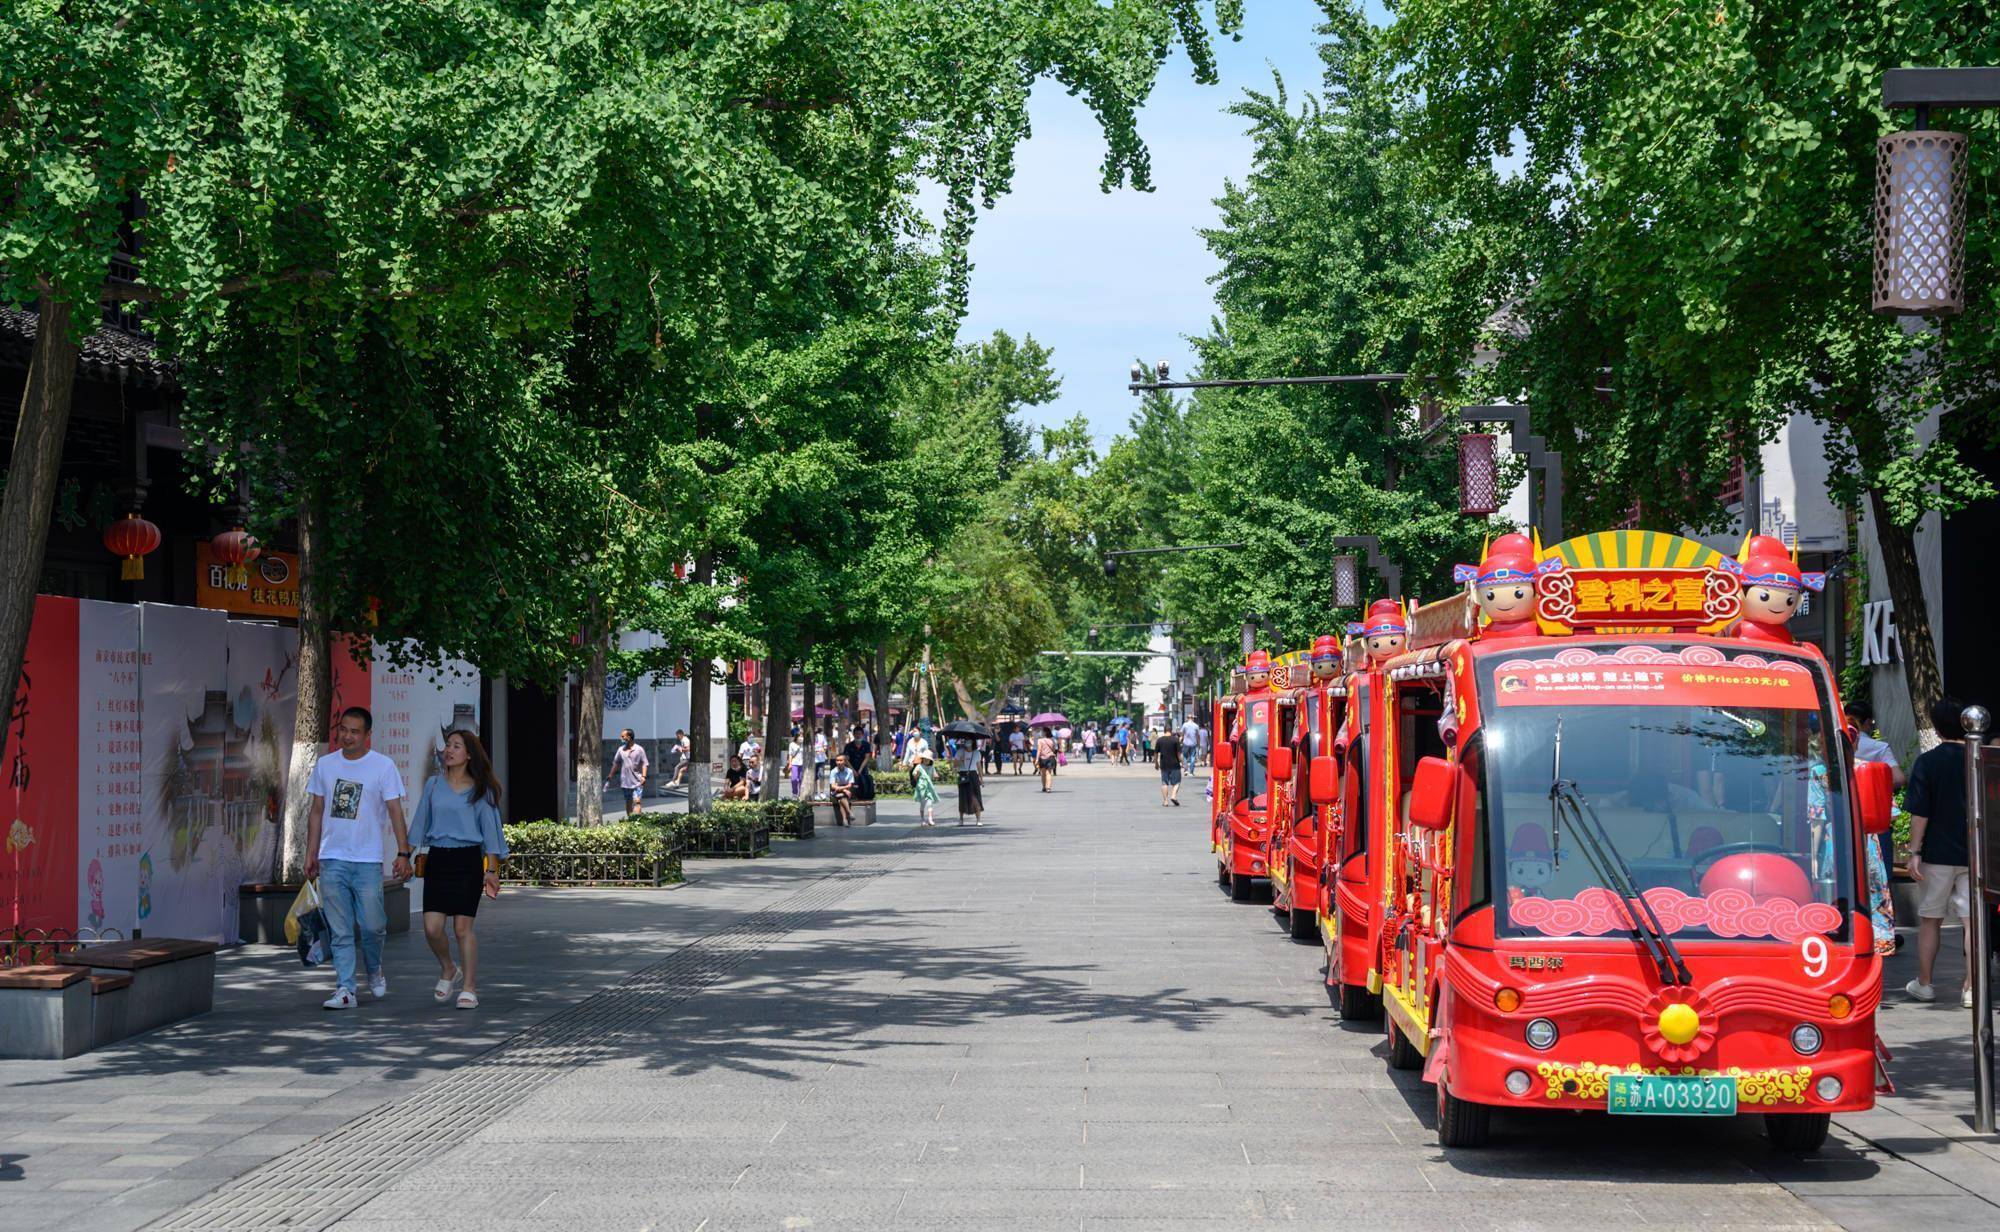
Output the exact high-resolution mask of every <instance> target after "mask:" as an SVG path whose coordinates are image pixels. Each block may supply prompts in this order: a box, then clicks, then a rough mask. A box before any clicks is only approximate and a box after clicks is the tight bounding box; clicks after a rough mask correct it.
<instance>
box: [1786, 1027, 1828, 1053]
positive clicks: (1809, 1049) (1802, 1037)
mask: <svg viewBox="0 0 2000 1232" xmlns="http://www.w3.org/2000/svg"><path fill="white" fill-rule="evenodd" d="M1822 1043H1825V1041H1824V1040H1823V1039H1821V1038H1820V1033H1819V1028H1818V1027H1815V1026H1814V1025H1812V1024H1811V1023H1809V1022H1802V1023H1800V1024H1799V1025H1798V1026H1796V1027H1793V1028H1792V1048H1793V1049H1794V1050H1796V1051H1797V1052H1798V1054H1799V1055H1800V1056H1802V1057H1809V1056H1811V1055H1812V1054H1814V1053H1816V1052H1818V1051H1819V1048H1820V1045H1821V1044H1822Z"/></svg>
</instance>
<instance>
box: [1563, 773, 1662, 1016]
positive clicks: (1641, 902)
mask: <svg viewBox="0 0 2000 1232" xmlns="http://www.w3.org/2000/svg"><path fill="white" fill-rule="evenodd" d="M1565 805H1566V806H1568V811H1569V817H1570V822H1571V828H1572V829H1574V830H1575V831H1576V835H1577V839H1578V842H1577V846H1578V847H1580V848H1582V849H1583V856H1584V859H1586V860H1589V861H1590V867H1591V868H1592V869H1593V870H1594V871H1595V872H1596V873H1597V876H1598V879H1599V880H1601V881H1602V882H1603V883H1604V884H1605V886H1606V887H1607V888H1608V889H1609V890H1610V891H1611V892H1612V893H1613V894H1616V895H1617V896H1618V898H1619V900H1620V901H1621V902H1623V903H1625V904H1626V907H1625V912H1626V915H1627V916H1628V917H1629V918H1630V919H1631V920H1632V927H1633V934H1634V935H1635V936H1636V937H1637V938H1638V940H1639V943H1640V944H1641V945H1642V946H1644V947H1645V950H1646V954H1647V957H1649V958H1651V959H1652V960H1653V965H1654V966H1655V967H1656V968H1658V969H1659V972H1660V978H1661V979H1663V980H1665V981H1666V982H1667V983H1669V984H1687V985H1691V984H1693V983H1694V976H1692V975H1691V974H1689V973H1688V968H1687V963H1686V962H1684V961H1682V959H1681V952H1680V950H1679V949H1678V948H1676V947H1675V945H1674V939H1673V938H1672V937H1670V936H1668V935H1667V930H1666V929H1665V928H1664V927H1662V926H1661V924H1660V917H1659V916H1658V915H1656V914H1654V912H1653V905H1652V904H1651V903H1649V902H1647V901H1646V896H1645V895H1643V894H1641V893H1640V892H1639V885H1638V881H1637V879H1636V878H1634V877H1633V876H1632V866H1631V865H1629V864H1627V863H1626V862H1625V857H1624V855H1623V854H1621V853H1620V852H1619V850H1618V845H1617V844H1616V843H1614V842H1612V841H1611V836H1610V835H1609V834H1606V833H1605V832H1604V822H1603V821H1602V820H1600V819H1599V818H1598V816H1597V810H1596V809H1594V808H1592V807H1591V804H1590V801H1589V800H1587V799H1585V798H1584V795H1583V793H1582V792H1581V791H1579V790H1577V786H1576V784H1575V783H1572V782H1570V781H1568V780H1567V779H1560V778H1559V779H1557V780H1555V781H1554V782H1552V783H1550V784H1549V807H1550V808H1551V809H1552V810H1554V809H1558V808H1560V807H1562V806H1565Z"/></svg>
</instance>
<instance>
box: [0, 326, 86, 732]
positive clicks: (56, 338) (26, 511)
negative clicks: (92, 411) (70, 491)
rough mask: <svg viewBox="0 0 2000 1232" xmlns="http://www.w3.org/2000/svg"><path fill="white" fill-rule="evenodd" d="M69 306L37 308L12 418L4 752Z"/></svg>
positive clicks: (59, 450)
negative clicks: (32, 343)
mask: <svg viewBox="0 0 2000 1232" xmlns="http://www.w3.org/2000/svg"><path fill="white" fill-rule="evenodd" d="M69 322H70V306H69V305H68V304H67V303H62V302H59V301H57V300H55V299H54V298H53V297H49V296H44V297H43V298H42V302H41V305H40V307H39V308H38V309H37V310H36V314H35V347H34V350H33V352H32V353H31V354H30V355H29V358H28V383H27V386H26V388H24V389H23V390H22V391H21V418H20V420H19V422H17V423H16V424H15V425H14V456H13V460H12V461H11V462H10V463H9V464H8V468H7V477H6V485H7V492H6V498H5V500H4V502H0V561H5V562H6V567H5V568H4V569H0V578H4V580H0V689H4V690H5V691H6V698H5V701H6V708H5V709H0V716H6V718H5V721H0V758H4V757H5V755H6V752H7V733H8V731H9V729H10V728H11V727H12V726H13V722H12V719H11V716H12V715H13V713H14V695H15V690H17V689H18V688H19V687H20V684H21V660H22V659H23V658H25V657H26V655H27V653H28V626H29V625H31V624H33V623H34V621H35V591H36V590H37V589H38V584H39V583H40V582H41V580H42V553H43V552H44V551H45V550H46V549H47V547H48V542H49V515H50V512H51V511H52V510H53V508H54V506H55V500H56V480H57V477H58V473H59V472H60V471H61V469H62V455H63V436H64V434H65V433H67V432H68V431H69V411H70V402H71V394H72V393H73V391H74V389H75V386H76V354H77V346H76V342H75V340H74V339H72V338H71V337H70V336H69Z"/></svg>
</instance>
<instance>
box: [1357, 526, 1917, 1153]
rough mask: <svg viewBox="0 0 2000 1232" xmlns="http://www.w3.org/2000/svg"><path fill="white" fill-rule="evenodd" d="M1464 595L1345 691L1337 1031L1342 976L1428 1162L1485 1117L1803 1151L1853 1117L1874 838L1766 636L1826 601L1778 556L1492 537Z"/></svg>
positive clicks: (1878, 985) (1826, 693)
mask: <svg viewBox="0 0 2000 1232" xmlns="http://www.w3.org/2000/svg"><path fill="white" fill-rule="evenodd" d="M1462 580H1465V581H1468V582H1470V583H1472V586H1471V589H1470V591H1469V592H1468V593H1465V594H1461V595H1459V596H1457V597H1455V598H1453V599H1450V600H1447V601H1445V602H1442V603H1438V604H1432V605H1430V606H1428V607H1425V608H1422V609H1420V610H1418V611H1417V612H1416V613H1414V614H1413V616H1412V618H1411V630H1410V633H1411V638H1410V644H1409V646H1408V647H1407V648H1404V649H1401V650H1400V651H1399V652H1398V653H1395V654H1394V655H1393V656H1392V657H1385V658H1383V659H1381V660H1380V661H1379V662H1378V661H1377V660H1376V659H1375V658H1374V656H1372V655H1371V656H1370V662H1369V664H1368V665H1367V667H1366V669H1365V670H1361V671H1354V672H1350V674H1349V676H1348V677H1347V682H1348V690H1349V694H1350V696H1349V698H1348V702H1349V717H1348V721H1347V725H1346V727H1345V729H1344V730H1343V731H1342V732H1341V733H1340V737H1339V738H1338V739H1337V740H1336V742H1335V744H1336V754H1335V755H1336V756H1337V757H1339V758H1340V759H1341V761H1342V765H1343V767H1344V768H1345V769H1347V770H1348V773H1347V774H1345V775H1343V776H1342V780H1343V781H1342V782H1341V792H1340V805H1341V812H1342V815H1343V816H1346V817H1358V818H1360V819H1361V824H1359V825H1356V826H1353V827H1344V826H1343V827H1337V828H1338V829H1340V830H1343V831H1346V830H1351V831H1352V834H1351V835H1344V836H1343V837H1342V838H1341V839H1337V840H1335V847H1334V849H1333V850H1332V852H1330V853H1329V860H1330V861H1331V862H1333V863H1335V864H1336V865H1337V866H1338V867H1339V869H1340V873H1339V875H1338V878H1337V887H1336V893H1335V895H1334V896H1333V910H1332V917H1333V919H1332V921H1331V922H1330V927H1329V928H1328V930H1327V935H1328V948H1329V954H1330V959H1331V961H1330V964H1329V982H1335V981H1336V979H1337V980H1338V982H1339V983H1340V985H1341V989H1342V997H1341V1002H1342V1008H1343V1010H1344V1011H1345V1010H1346V1009H1347V1008H1348V1007H1349V1005H1350V998H1349V996H1348V995H1347V994H1348V991H1349V989H1350V988H1353V987H1354V986H1355V984H1356V983H1357V981H1359V980H1361V979H1363V978H1364V976H1363V963H1364V961H1365V963H1366V973H1365V980H1366V985H1365V987H1379V989H1380V993H1381V997H1382V1004H1383V1008H1384V1009H1385V1010H1386V1019H1387V1022H1386V1031H1387V1033H1388V1037H1389V1042H1390V1048H1391V1064H1394V1065H1397V1066H1399V1067H1407V1068H1416V1067H1418V1066H1422V1068H1423V1071H1424V1077H1425V1078H1426V1079H1427V1080H1428V1081H1431V1082H1433V1083H1435V1084H1436V1088H1437V1101H1438V1136H1439V1139H1440V1141H1441V1142H1442V1143H1443V1144H1444V1145H1447V1146H1474V1145H1478V1144H1479V1143H1481V1142H1482V1141H1484V1140H1485V1138H1486V1137H1487V1134H1488V1127H1489V1121H1490V1114H1491V1112H1492V1110H1493V1109H1494V1108H1496V1107H1505V1108H1515V1109H1535V1108H1544V1109H1564V1110H1577V1109H1597V1110H1608V1111H1610V1112H1613V1113H1631V1114H1651V1113H1671V1114H1680V1115H1688V1114H1700V1115H1733V1114H1738V1113H1752V1112H1754V1113H1761V1114H1763V1116H1764V1120H1765V1125H1766V1127H1767V1131H1768V1132H1769V1134H1770V1136H1771V1137H1772V1139H1773V1140H1774V1141H1776V1142H1777V1143H1778V1144H1780V1145H1782V1146H1786V1147H1790V1148H1794V1149H1812V1148H1815V1147H1817V1146H1819V1145H1820V1143H1821V1142H1822V1141H1823V1140H1824V1139H1825V1137H1826V1133H1827V1127H1828V1123H1829V1119H1830V1116H1831V1114H1833V1113H1836V1112H1848V1111H1855V1110H1859V1109H1865V1108H1868V1107H1870V1106H1871V1105H1872V1103H1873V1101H1874V1093H1875V1089H1876V1083H1877V1075H1878V1072H1879V1071H1878V1060H1877V1040H1876V1035H1875V1020H1874V1015H1875V1010H1876V1006H1877V1003H1878V1002H1879V1001H1880V999H1881V989H1882V970H1881V958H1880V956H1879V954H1878V949H1877V937H1876V933H1875V927H1874V925H1873V924H1872V923H1871V919H1870V906H1871V888H1870V885H1869V882H1868V876H1867V864H1866V860H1865V854H1864V845H1863V842H1864V835H1865V834H1869V833H1876V832H1879V831H1880V830H1881V829H1883V828H1886V826H1887V825H1888V820H1889V781H1888V779H1889V776H1888V774H1887V767H1885V766H1879V765H1874V764H1869V763H1856V762H1855V761H1854V759H1853V756H1852V750H1851V748H1850V746H1849V742H1848V737H1847V734H1846V733H1845V732H1843V730H1842V728H1841V723H1840V715H1841V713H1842V712H1841V708H1840V704H1839V698H1838V696H1837V695H1836V692H1835V687H1834V681H1833V679H1832V675H1831V673H1830V672H1829V670H1828V668H1827V665H1826V662H1825V660H1824V658H1823V657H1822V656H1821V655H1820V654H1819V652H1818V651H1817V649H1815V648H1814V647H1812V646H1806V645H1794V644H1792V639H1791V636H1790V634H1789V633H1788V632H1787V631H1786V629H1785V622H1786V621H1787V620H1788V619H1789V618H1790V616H1791V614H1792V613H1793V612H1794V611H1795V610H1796V609H1797V606H1798V603H1799V601H1800V599H1801V597H1802V594H1803V592H1804V591H1805V590H1806V589H1810V588H1815V587H1816V585H1817V584H1818V583H1819V582H1820V581H1821V579H1819V578H1816V577H1813V576H1811V575H1805V574H1801V573H1800V572H1799V570H1798V568H1797V566H1796V565H1795V564H1793V563H1792V561H1791V559H1790V557H1789V555H1787V554H1786V553H1785V552H1784V550H1783V548H1782V546H1781V545H1778V544H1776V543H1775V541H1771V540H1765V539H1753V540H1751V541H1749V542H1748V543H1747V544H1746V547H1745V551H1744V554H1743V555H1742V556H1741V557H1739V558H1738V559H1737V560H1730V559H1728V558H1727V557H1724V556H1722V555H1721V554H1720V553H1717V552H1716V551H1714V550H1713V549H1710V548H1707V547H1705V546H1703V545H1702V544H1700V543H1697V542H1695V541H1692V540H1688V539H1683V538H1679V537H1677V536H1673V535H1665V534H1654V533H1650V532H1643V531H1623V532H1614V533H1609V534H1596V535H1586V536H1582V537H1580V538H1577V539H1572V540H1569V541H1568V542H1565V543H1562V544H1559V545H1556V546H1555V547H1552V548H1549V549H1547V550H1539V548H1538V545H1533V544H1530V543H1529V542H1528V541H1527V540H1526V539H1525V538H1523V537H1521V536H1508V537H1507V538H1505V539H1503V540H1501V541H1499V542H1496V543H1495V544H1494V545H1493V549H1492V550H1491V551H1490V552H1489V553H1488V556H1487V560H1486V561H1485V562H1484V563H1483V564H1482V565H1481V566H1480V567H1479V568H1477V569H1471V568H1464V569H1463V570H1462ZM1482 618H1483V622H1482ZM1482 623H1483V627H1482ZM1356 769H1359V770H1360V773H1358V774H1357V773H1354V771H1355V770H1356ZM1378 827H1379V828H1378ZM1378 840H1379V841H1378ZM1371 853H1373V858H1375V859H1376V860H1377V861H1378V862H1379V868H1380V873H1381V877H1380V882H1379V885H1377V884H1371V871H1370V869H1369V868H1368V865H1369V861H1370V858H1371ZM1351 868H1353V869H1357V870H1358V871H1357V872H1355V873H1353V874H1350V869H1351ZM1375 912H1379V916H1374V918H1370V919H1367V920H1366V921H1365V923H1364V922H1363V917H1364V916H1365V915H1368V916H1372V915H1373V913H1375ZM1363 946H1365V947H1369V949H1368V950H1367V952H1366V954H1365V957H1364V955H1363V954H1360V953H1357V949H1358V948H1359V947H1363ZM1355 1008H1357V1009H1361V1008H1364V1007H1363V1006H1362V1005H1360V1004H1356V1005H1355Z"/></svg>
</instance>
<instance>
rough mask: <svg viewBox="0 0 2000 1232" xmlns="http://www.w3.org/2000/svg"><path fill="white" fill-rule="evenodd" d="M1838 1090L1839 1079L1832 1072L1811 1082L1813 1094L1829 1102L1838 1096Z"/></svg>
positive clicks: (1839, 1089)
mask: <svg viewBox="0 0 2000 1232" xmlns="http://www.w3.org/2000/svg"><path fill="white" fill-rule="evenodd" d="M1840 1092H1841V1085H1840V1079H1838V1078H1835V1077H1834V1076H1833V1075H1832V1074H1828V1075H1827V1076H1826V1077H1824V1078H1821V1079H1820V1080H1819V1081H1818V1082H1815V1083H1813V1094H1814V1095H1817V1096H1819V1097H1820V1098H1821V1099H1822V1100H1825V1101H1826V1102H1827V1103H1829V1104H1830V1103H1832V1102H1833V1101H1835V1100H1837V1099H1839V1098H1840Z"/></svg>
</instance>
